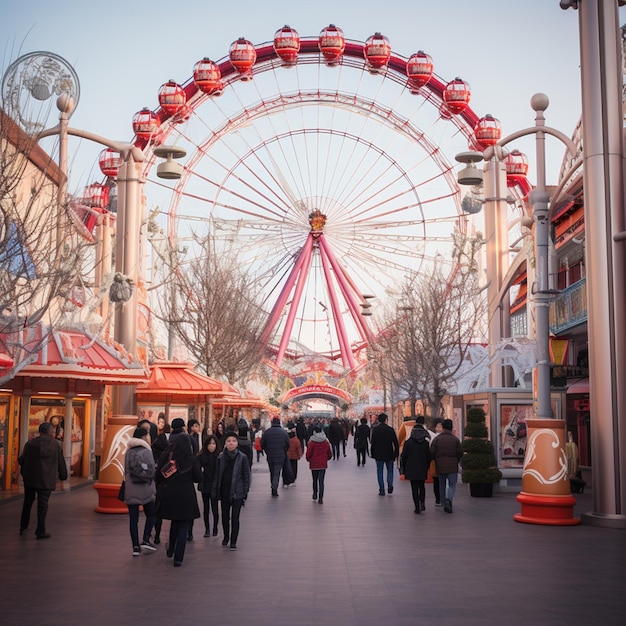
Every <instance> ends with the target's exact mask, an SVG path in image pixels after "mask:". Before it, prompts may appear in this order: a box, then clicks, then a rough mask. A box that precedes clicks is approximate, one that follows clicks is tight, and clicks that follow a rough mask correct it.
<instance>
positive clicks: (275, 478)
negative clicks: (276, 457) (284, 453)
mask: <svg viewBox="0 0 626 626" xmlns="http://www.w3.org/2000/svg"><path fill="white" fill-rule="evenodd" d="M267 464H268V465H269V468H270V483H271V485H272V491H278V483H279V482H280V475H281V472H282V471H283V461H268V462H267Z"/></svg>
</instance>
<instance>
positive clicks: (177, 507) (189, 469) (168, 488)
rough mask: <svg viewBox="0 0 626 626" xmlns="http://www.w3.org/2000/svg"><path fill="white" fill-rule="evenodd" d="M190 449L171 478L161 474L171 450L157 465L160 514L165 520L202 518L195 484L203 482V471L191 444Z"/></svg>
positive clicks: (166, 452)
mask: <svg viewBox="0 0 626 626" xmlns="http://www.w3.org/2000/svg"><path fill="white" fill-rule="evenodd" d="M185 436H186V435H185ZM170 438H171V437H170ZM189 447H190V451H189V455H188V456H186V457H185V458H184V459H183V461H181V462H178V465H179V467H178V471H176V472H175V473H174V474H172V475H171V476H170V477H169V478H164V477H163V474H161V469H162V468H163V467H164V466H165V465H166V464H167V463H168V461H169V459H170V450H169V448H168V450H166V451H165V452H164V453H163V454H162V455H161V456H160V458H159V462H158V463H157V473H156V478H157V482H158V483H159V491H160V493H161V495H160V505H159V514H160V516H161V517H162V518H163V519H169V520H192V519H195V518H197V517H200V509H199V508H198V497H197V496H196V489H195V486H194V483H199V482H200V481H201V480H202V470H201V469H200V462H199V461H198V457H196V456H193V455H192V454H191V442H190V443H189Z"/></svg>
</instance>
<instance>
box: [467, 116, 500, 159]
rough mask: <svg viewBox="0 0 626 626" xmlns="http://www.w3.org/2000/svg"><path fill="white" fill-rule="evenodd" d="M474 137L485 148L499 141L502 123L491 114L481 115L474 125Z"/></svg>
mask: <svg viewBox="0 0 626 626" xmlns="http://www.w3.org/2000/svg"><path fill="white" fill-rule="evenodd" d="M474 137H476V143H477V144H478V145H479V146H480V147H481V148H482V149H483V150H485V149H486V148H488V147H489V146H493V145H495V144H497V143H498V141H500V139H501V137H502V125H501V124H500V121H499V120H497V119H496V118H495V117H493V115H490V114H489V113H487V115H485V117H481V118H480V119H479V120H478V122H477V123H476V126H475V127H474Z"/></svg>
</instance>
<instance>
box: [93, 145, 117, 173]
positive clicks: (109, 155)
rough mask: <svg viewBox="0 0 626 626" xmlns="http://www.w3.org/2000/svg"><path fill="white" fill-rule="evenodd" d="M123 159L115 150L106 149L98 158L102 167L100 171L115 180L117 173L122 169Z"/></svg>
mask: <svg viewBox="0 0 626 626" xmlns="http://www.w3.org/2000/svg"><path fill="white" fill-rule="evenodd" d="M121 162H122V159H121V157H120V155H119V154H118V153H117V152H115V150H113V148H105V149H104V150H103V151H102V152H101V153H100V156H99V157H98V165H100V171H101V172H102V173H103V174H104V175H105V176H109V177H110V178H115V177H116V176H117V172H118V170H119V169H120V164H121Z"/></svg>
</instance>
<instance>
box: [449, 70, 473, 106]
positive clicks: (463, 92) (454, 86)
mask: <svg viewBox="0 0 626 626" xmlns="http://www.w3.org/2000/svg"><path fill="white" fill-rule="evenodd" d="M471 97H472V92H471V90H470V86H469V84H468V83H466V82H465V81H464V80H461V79H460V78H455V79H454V80H453V81H452V82H449V83H448V84H447V85H446V86H445V89H444V90H443V101H444V102H445V103H446V104H447V105H448V108H449V109H450V111H451V112H452V113H453V114H458V113H463V111H465V109H467V107H468V105H469V101H470V98H471Z"/></svg>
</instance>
